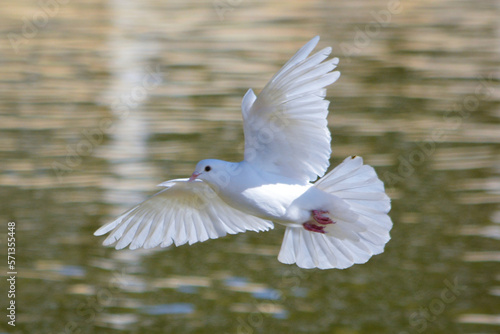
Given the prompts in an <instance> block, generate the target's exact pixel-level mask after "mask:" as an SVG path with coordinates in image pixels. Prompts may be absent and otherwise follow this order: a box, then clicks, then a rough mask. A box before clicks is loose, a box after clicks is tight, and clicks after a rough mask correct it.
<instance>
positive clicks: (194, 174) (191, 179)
mask: <svg viewBox="0 0 500 334" xmlns="http://www.w3.org/2000/svg"><path fill="white" fill-rule="evenodd" d="M200 174H201V173H196V172H194V173H193V174H192V175H191V177H190V178H189V182H192V181H194V180H196V178H197V177H198V176H200Z"/></svg>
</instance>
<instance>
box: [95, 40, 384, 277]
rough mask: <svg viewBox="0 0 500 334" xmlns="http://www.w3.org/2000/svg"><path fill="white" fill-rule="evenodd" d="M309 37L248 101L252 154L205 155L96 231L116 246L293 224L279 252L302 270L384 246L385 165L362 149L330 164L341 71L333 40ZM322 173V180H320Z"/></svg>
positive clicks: (344, 261) (342, 263) (364, 256)
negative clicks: (332, 98) (333, 87)
mask: <svg viewBox="0 0 500 334" xmlns="http://www.w3.org/2000/svg"><path fill="white" fill-rule="evenodd" d="M318 41H319V36H316V37H314V38H313V39H312V40H310V41H309V42H308V43H307V44H306V45H304V46H303V47H302V48H301V49H300V50H299V51H298V52H297V53H296V54H295V55H294V56H293V57H292V58H291V59H290V60H289V61H288V62H287V63H286V64H285V65H284V66H283V67H282V68H281V69H280V70H279V71H278V73H276V74H275V75H274V76H273V77H272V79H271V80H270V81H269V82H268V83H267V85H266V86H265V87H264V89H263V90H262V91H261V92H260V94H259V96H256V95H255V94H254V92H253V91H252V89H249V90H248V91H247V93H246V94H245V96H244V97H243V100H242V104H241V109H242V114H243V129H244V134H245V154H244V159H243V161H240V162H227V161H222V160H216V159H206V160H201V161H200V162H198V164H197V165H196V167H195V170H194V172H193V173H192V175H191V177H190V178H185V179H176V180H170V181H166V182H163V183H161V184H160V185H159V186H161V187H164V188H165V189H163V190H161V191H160V192H158V193H157V194H155V195H154V196H152V197H151V198H149V199H147V200H145V201H144V202H142V203H140V204H138V205H137V206H135V207H133V208H132V209H130V210H128V211H127V212H125V213H124V214H122V215H121V216H119V217H118V218H117V219H116V220H114V221H113V222H110V223H108V224H106V225H104V226H103V227H101V228H100V229H98V230H97V231H96V232H95V233H94V234H95V235H103V234H105V233H108V232H110V234H109V236H108V237H107V238H106V239H105V240H104V242H103V244H104V245H112V244H114V243H116V249H121V248H124V247H126V246H129V247H130V249H136V248H141V247H143V248H153V247H157V246H160V247H168V246H170V245H172V244H175V245H176V246H179V245H182V244H185V243H189V244H193V243H196V242H202V241H206V240H208V239H215V238H219V237H222V236H225V235H226V234H227V233H229V234H235V233H239V232H245V231H247V230H250V231H257V232H259V231H267V230H270V229H273V228H274V225H273V222H274V223H277V224H280V225H284V226H285V227H286V230H285V236H284V239H283V243H282V245H281V250H280V252H279V255H278V260H279V261H280V262H282V263H286V264H293V263H296V264H297V265H298V266H299V267H301V268H320V269H331V268H339V269H343V268H348V267H350V266H352V265H353V264H355V263H365V262H366V261H368V260H369V259H370V258H371V257H372V255H375V254H380V253H382V252H383V251H384V246H385V244H386V243H387V242H388V241H389V239H390V235H389V231H390V230H391V228H392V221H391V218H390V217H389V215H388V212H389V211H390V208H391V204H390V199H389V197H388V196H387V195H386V193H385V189H384V184H383V182H382V181H381V180H380V179H379V178H378V177H377V174H376V172H375V170H374V169H373V168H372V167H370V166H368V165H364V164H363V159H362V158H361V157H358V156H349V157H347V158H346V159H345V160H344V161H343V162H342V163H341V164H340V165H338V166H337V167H335V168H334V169H333V170H331V171H330V172H329V173H328V174H326V175H324V174H325V172H326V171H327V169H328V166H329V158H330V154H331V147H330V141H331V135H330V131H329V130H328V124H327V119H326V118H327V115H328V105H329V103H330V102H329V101H328V100H325V96H326V89H325V87H326V86H328V85H330V84H332V83H334V82H335V81H336V80H337V79H338V78H339V76H340V73H339V72H338V71H334V69H335V68H336V67H337V65H338V62H339V60H338V58H331V59H327V58H328V57H329V56H330V53H331V48H330V47H327V48H324V49H322V50H321V51H319V52H317V53H315V54H313V55H311V56H310V53H311V52H312V51H313V49H314V48H315V47H316V45H317V44H318ZM318 178H319V179H318Z"/></svg>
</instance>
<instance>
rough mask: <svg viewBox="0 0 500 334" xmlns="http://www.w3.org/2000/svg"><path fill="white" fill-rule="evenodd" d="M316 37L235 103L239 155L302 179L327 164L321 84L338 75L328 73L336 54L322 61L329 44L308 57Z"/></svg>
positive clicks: (325, 106) (327, 138) (269, 169)
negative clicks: (241, 135)
mask: <svg viewBox="0 0 500 334" xmlns="http://www.w3.org/2000/svg"><path fill="white" fill-rule="evenodd" d="M318 41H319V36H316V37H314V38H313V39H312V40H310V41H309V42H308V43H307V44H306V45H304V46H303V47H302V48H301V49H300V50H299V51H298V52H297V53H296V54H295V56H293V57H292V58H291V59H290V60H289V61H288V62H287V63H286V64H285V65H284V66H283V67H282V68H281V70H280V71H279V72H278V73H276V75H275V76H274V77H273V78H272V79H271V81H269V83H268V84H267V85H266V86H265V87H264V89H263V90H262V92H261V93H260V94H259V97H256V96H255V94H254V93H253V91H252V90H251V89H250V90H248V92H247V93H246V94H245V97H244V98H243V101H242V105H241V109H242V112H243V123H244V124H243V126H244V132H245V160H246V161H247V162H250V163H253V164H258V166H259V169H261V170H264V171H267V172H271V173H276V174H281V175H283V176H287V177H290V178H293V179H296V180H300V181H302V182H308V181H313V180H315V179H316V178H317V177H318V176H322V175H323V174H324V173H325V172H326V169H327V168H328V160H329V158H330V153H331V148H330V139H331V137H330V131H329V130H328V127H327V120H326V116H327V115H328V104H329V101H328V100H325V96H326V89H325V87H326V86H328V85H330V84H332V83H333V82H335V81H336V80H337V79H338V77H339V76H340V72H338V71H335V72H332V70H333V69H335V67H336V66H337V64H338V58H333V59H329V60H327V61H324V60H325V59H326V58H327V57H328V56H329V55H330V53H331V48H329V47H328V48H325V49H323V50H321V51H319V52H318V53H316V54H314V55H312V56H310V57H308V55H309V54H310V53H311V51H312V50H313V49H314V48H315V47H316V44H317V43H318Z"/></svg>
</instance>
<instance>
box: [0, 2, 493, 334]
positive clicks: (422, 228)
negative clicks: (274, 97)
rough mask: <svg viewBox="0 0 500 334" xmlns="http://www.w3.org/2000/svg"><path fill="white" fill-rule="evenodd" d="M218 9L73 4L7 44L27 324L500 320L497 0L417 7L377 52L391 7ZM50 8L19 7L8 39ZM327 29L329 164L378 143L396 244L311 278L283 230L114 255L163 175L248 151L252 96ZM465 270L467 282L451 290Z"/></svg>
mask: <svg viewBox="0 0 500 334" xmlns="http://www.w3.org/2000/svg"><path fill="white" fill-rule="evenodd" d="M216 3H217V4H219V2H216ZM220 3H222V5H225V6H229V7H224V8H226V9H227V11H226V12H225V15H224V17H223V19H222V20H221V18H220V16H219V15H218V13H217V11H216V9H215V8H214V3H212V2H207V3H198V2H196V3H194V2H190V1H187V2H186V1H184V2H176V1H173V2H172V1H170V2H161V1H156V0H147V1H143V2H140V3H139V2H137V1H114V0H113V1H102V0H92V1H86V2H85V3H82V2H68V3H67V4H65V5H64V6H62V7H61V10H60V12H59V13H58V14H57V15H56V16H55V17H52V18H50V22H49V23H48V24H47V26H46V27H45V28H43V29H41V30H40V31H39V32H38V34H37V36H36V37H35V38H30V39H27V40H26V41H25V43H24V44H23V45H22V46H21V47H20V49H19V53H18V54H16V53H15V52H14V51H13V50H12V49H11V48H10V47H9V45H8V43H6V44H3V45H2V49H1V51H2V60H1V62H0V77H1V78H2V79H1V80H0V81H1V82H0V101H1V102H0V156H1V158H2V162H1V164H0V185H1V187H0V196H1V199H2V200H1V201H0V219H1V220H2V221H8V220H15V221H17V222H18V236H19V242H18V250H19V259H18V261H19V262H18V263H19V268H18V272H19V276H18V279H19V293H18V297H17V298H18V299H17V301H18V303H19V305H22V309H21V306H20V307H19V313H18V326H16V328H15V329H17V332H15V331H10V332H13V333H56V332H57V333H59V332H64V331H66V332H71V331H72V332H74V333H76V332H77V331H78V330H80V331H81V333H101V332H103V333H120V332H123V333H165V332H167V333H188V332H197V333H224V332H238V331H240V332H257V333H268V332H271V333H285V332H294V333H295V332H308V333H311V332H314V333H332V332H339V333H418V332H423V331H426V332H441V333H444V332H497V331H498V326H499V322H498V315H497V314H496V309H497V305H498V303H499V300H498V298H499V293H498V289H499V288H498V287H499V281H500V278H499V277H500V276H499V275H500V272H499V268H500V267H499V259H500V257H499V252H498V239H499V238H500V236H499V234H500V232H499V228H498V226H499V225H498V224H500V206H499V203H500V193H499V189H500V181H499V179H500V176H499V173H500V155H499V150H498V147H499V146H498V145H499V142H500V135H499V134H500V131H499V130H500V125H499V117H500V111H499V108H498V106H499V101H500V89H499V76H498V67H499V65H500V63H499V59H500V57H499V55H500V43H499V33H500V23H499V20H498V16H499V10H500V9H499V7H498V3H497V2H496V1H494V0H484V1H479V2H453V3H451V2H447V1H434V2H429V1H422V2H412V3H406V2H403V3H402V5H403V7H402V11H401V12H400V13H398V14H395V15H393V16H391V22H390V24H387V25H384V26H380V29H379V30H378V32H377V33H372V35H370V36H369V37H370V38H369V40H368V42H366V43H361V44H359V41H361V39H360V35H359V34H360V33H359V31H363V30H364V29H365V26H366V25H367V23H369V22H371V21H372V20H374V18H373V12H375V13H380V12H381V11H383V10H386V9H387V5H388V4H387V2H386V1H381V0H376V1H358V2H356V5H355V6H353V5H350V4H347V3H346V2H339V1H315V2H300V1H291V2H290V1H287V2H276V1H270V2H258V3H257V2H244V1H243V2H237V1H221V2H220ZM37 12H39V7H36V5H34V4H31V3H27V2H16V3H11V4H9V6H8V7H6V9H5V10H4V11H2V13H0V19H1V20H2V23H3V24H4V30H3V31H4V32H17V33H20V31H21V29H22V24H23V21H22V18H23V16H28V17H30V15H33V14H34V13H37ZM316 34H319V35H321V37H322V40H321V42H320V44H321V45H322V46H326V45H332V46H333V47H334V50H336V51H334V52H336V54H337V55H338V56H339V58H340V59H341V61H340V70H341V71H342V77H341V78H340V80H339V81H338V82H337V83H336V84H335V86H334V87H332V89H330V90H329V91H328V94H329V98H330V99H331V100H332V103H331V110H332V112H331V114H330V116H329V122H330V126H331V130H332V133H333V138H334V141H333V156H332V163H334V164H336V163H338V162H340V161H341V160H342V159H343V158H344V157H345V156H348V155H351V154H357V155H362V156H363V157H364V158H365V160H366V161H367V162H368V163H370V164H372V165H374V166H376V168H377V170H378V172H379V174H380V175H381V176H382V177H383V178H385V180H386V183H387V187H388V191H389V194H390V196H391V198H392V199H393V211H392V213H391V216H392V219H393V221H394V222H395V226H394V229H393V232H392V236H393V239H392V240H391V242H390V243H389V244H388V246H387V250H386V252H385V253H384V254H383V255H380V256H376V257H374V258H373V259H372V260H371V261H370V262H369V263H367V264H366V265H362V266H355V267H353V268H351V269H348V270H344V271H308V270H299V269H297V268H295V267H290V266H286V265H282V264H280V263H278V262H277V260H276V256H277V254H278V251H279V245H280V243H281V239H282V234H283V230H282V229H280V228H277V229H276V230H275V231H271V232H268V233H259V234H257V233H246V234H242V235H236V236H228V237H226V238H222V239H219V240H212V241H210V242H207V243H202V244H197V245H193V246H190V247H188V246H183V247H179V248H168V249H155V250H148V251H145V250H137V251H129V250H123V251H116V250H113V249H106V248H103V247H101V245H100V242H101V240H100V239H98V238H95V237H93V236H92V232H93V231H94V230H95V229H96V228H97V227H98V226H100V225H101V224H103V223H104V222H106V221H108V220H109V219H111V218H112V217H114V216H116V215H117V214H118V213H120V212H121V211H122V210H124V209H126V208H128V207H130V206H131V205H132V204H134V203H137V202H138V201H140V200H142V199H144V198H145V197H146V196H148V195H150V194H153V193H154V192H155V190H156V189H155V185H156V184H158V183H160V182H162V181H164V180H167V179H171V178H176V177H185V176H186V175H189V174H190V172H191V170H192V168H193V166H194V165H195V163H196V162H197V161H198V160H200V159H203V158H208V157H211V158H220V159H225V160H239V159H241V157H242V150H243V145H242V143H243V132H242V127H241V115H240V111H239V104H240V101H241V98H242V96H243V94H244V92H245V91H246V90H247V89H248V88H249V87H253V88H254V89H255V90H256V92H258V91H259V90H260V89H261V88H262V87H263V85H264V84H265V82H266V81H267V80H268V79H269V78H270V77H271V76H272V74H273V73H274V72H275V71H276V70H277V69H278V67H279V66H280V65H282V63H283V61H285V60H286V59H287V58H288V57H289V56H290V55H291V54H293V52H294V51H295V50H296V49H297V48H298V47H299V46H301V45H302V44H303V43H304V42H305V41H307V40H309V39H310V38H311V37H312V36H314V35H316ZM357 34H358V35H357ZM356 41H358V44H356V43H357V42H356ZM345 46H352V47H356V48H357V50H359V51H356V52H354V53H352V54H348V53H347V51H346V49H345ZM157 73H160V77H161V80H157V78H158V76H155V75H156V74H157ZM436 136H437V137H436ZM419 159H420V160H419ZM3 269H5V267H3ZM4 272H6V270H4ZM455 279H456V280H458V282H459V284H460V286H463V287H464V291H463V293H461V294H460V295H458V296H457V297H456V299H455V300H454V301H453V302H450V303H444V302H442V303H440V301H442V299H441V295H440V294H441V292H442V291H443V289H444V288H445V287H446V284H445V283H444V282H446V281H448V282H453V281H454V280H455ZM441 304H443V305H444V308H443V309H442V310H441V309H437V308H436V309H433V307H437V306H440V305H441ZM423 310H424V311H425V310H427V311H428V312H434V313H429V315H428V314H425V313H422V312H424V311H423ZM433 310H434V311H433ZM438 311H439V312H438ZM2 326H4V325H2ZM424 326H425V329H423V328H424ZM1 328H2V330H4V328H5V327H1ZM11 329H12V328H9V330H11ZM4 331H5V330H4Z"/></svg>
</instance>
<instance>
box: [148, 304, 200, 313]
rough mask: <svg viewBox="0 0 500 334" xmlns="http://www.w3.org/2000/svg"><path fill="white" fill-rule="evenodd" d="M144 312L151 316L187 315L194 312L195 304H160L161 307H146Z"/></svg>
mask: <svg viewBox="0 0 500 334" xmlns="http://www.w3.org/2000/svg"><path fill="white" fill-rule="evenodd" d="M142 312H143V313H146V314H151V315H159V314H187V313H193V312H194V306H193V304H189V303H173V304H159V305H152V306H146V307H144V308H143V309H142Z"/></svg>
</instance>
